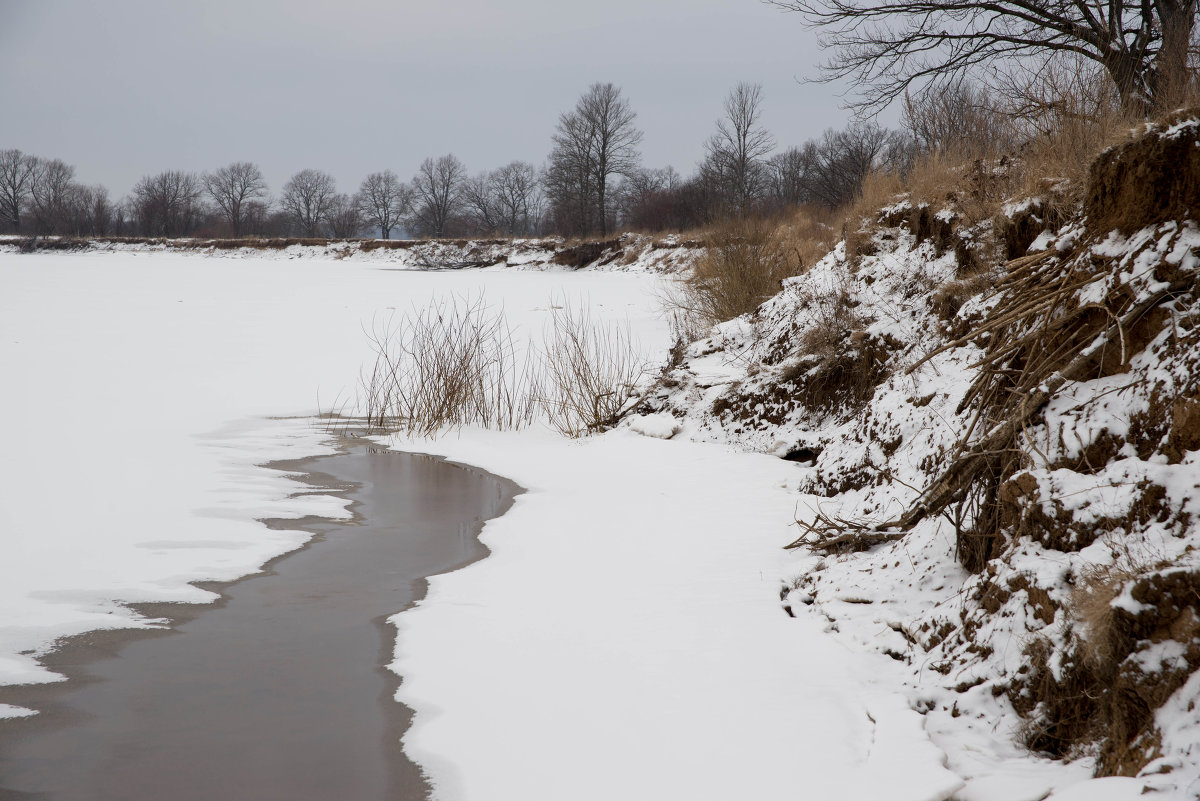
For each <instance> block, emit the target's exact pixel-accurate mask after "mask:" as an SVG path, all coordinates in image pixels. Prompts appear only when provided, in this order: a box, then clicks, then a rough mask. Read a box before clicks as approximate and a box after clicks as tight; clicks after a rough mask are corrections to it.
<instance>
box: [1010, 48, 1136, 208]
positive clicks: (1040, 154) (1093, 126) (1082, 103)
mask: <svg viewBox="0 0 1200 801" xmlns="http://www.w3.org/2000/svg"><path fill="white" fill-rule="evenodd" d="M1006 93H1007V94H1008V96H1009V99H1010V113H1011V115H1012V118H1013V120H1014V125H1015V126H1016V127H1017V130H1018V131H1019V133H1020V136H1021V138H1022V140H1023V141H1024V142H1025V145H1024V146H1023V147H1022V148H1021V151H1020V154H1019V157H1020V160H1021V163H1022V169H1021V176H1020V181H1019V183H1018V185H1017V187H1016V190H1017V193H1018V196H1021V197H1040V198H1044V199H1045V198H1049V199H1054V198H1062V199H1065V200H1066V201H1067V202H1069V203H1070V204H1071V206H1072V208H1073V209H1074V208H1078V206H1079V205H1080V204H1081V202H1082V200H1083V191H1084V188H1085V187H1086V185H1087V176H1088V168H1089V167H1090V166H1091V163H1092V161H1093V160H1094V159H1095V158H1096V156H1097V155H1098V154H1099V153H1100V152H1101V151H1102V150H1104V148H1106V147H1108V146H1109V145H1112V144H1114V143H1116V142H1118V141H1120V140H1121V139H1122V138H1124V137H1126V136H1127V135H1128V132H1129V129H1130V128H1131V127H1133V125H1134V124H1136V122H1137V121H1136V120H1134V119H1132V118H1131V117H1129V116H1128V115H1127V114H1126V113H1125V112H1123V111H1122V110H1121V103H1120V98H1119V97H1118V96H1117V93H1116V89H1115V88H1114V87H1113V85H1112V81H1111V80H1110V79H1108V78H1107V77H1106V76H1105V75H1104V74H1102V73H1101V72H1100V71H1099V69H1098V68H1094V67H1092V66H1089V65H1088V64H1085V63H1083V62H1078V61H1075V60H1058V61H1052V62H1050V63H1048V64H1046V65H1044V67H1043V68H1042V69H1040V70H1038V71H1037V72H1036V73H1032V74H1029V75H1027V76H1025V77H1024V79H1023V80H1017V79H1014V80H1011V81H1010V82H1009V84H1008V85H1007V86H1006ZM1060 202H1061V201H1060Z"/></svg>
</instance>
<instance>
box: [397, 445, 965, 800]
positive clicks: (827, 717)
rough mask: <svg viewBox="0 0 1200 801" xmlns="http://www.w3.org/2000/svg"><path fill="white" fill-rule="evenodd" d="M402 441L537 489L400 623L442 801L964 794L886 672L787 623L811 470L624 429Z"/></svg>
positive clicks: (814, 629) (411, 737) (410, 744)
mask: <svg viewBox="0 0 1200 801" xmlns="http://www.w3.org/2000/svg"><path fill="white" fill-rule="evenodd" d="M391 444H393V446H395V447H399V448H402V449H414V450H422V451H430V452H433V453H438V454H442V455H445V456H448V457H450V458H452V459H455V460H458V461H463V462H467V463H470V464H475V465H479V466H481V467H484V468H485V469H487V470H490V471H493V472H497V473H499V474H502V475H506V476H509V477H511V478H513V479H514V480H516V481H517V482H518V483H520V484H521V485H522V486H524V487H525V488H526V489H527V492H526V494H524V495H522V496H520V497H519V498H518V499H517V502H516V505H515V506H514V508H513V509H512V510H511V511H510V512H509V513H508V514H506V515H505V516H504V517H502V518H500V519H499V520H496V521H493V522H491V523H489V524H488V525H487V526H486V527H485V530H484V537H483V541H484V543H485V544H487V545H488V546H489V547H490V548H491V549H492V550H493V553H492V555H491V556H489V557H488V558H487V559H485V560H484V561H482V562H478V563H476V564H474V565H472V566H470V567H468V568H466V569H464V570H461V571H458V572H456V573H452V574H449V575H445V576H438V577H435V578H434V579H433V580H432V581H431V584H430V592H429V595H428V597H427V599H426V600H425V601H423V602H422V603H421V604H420V605H419V606H418V607H417V608H416V609H415V610H412V611H409V612H405V613H403V614H401V615H398V616H396V617H395V618H393V622H394V623H396V625H397V626H398V627H399V631H400V634H399V638H398V643H399V647H398V651H397V658H396V662H395V663H394V665H393V668H394V669H395V670H396V671H397V672H398V673H400V674H401V675H404V676H407V677H408V678H406V679H405V681H404V683H403V685H402V686H401V688H400V691H399V698H400V699H401V700H403V701H404V702H405V703H406V704H408V705H409V706H412V707H413V708H414V709H416V712H417V714H416V719H415V723H414V726H413V728H412V730H411V731H410V732H409V733H408V734H407V735H406V737H405V743H406V748H407V750H408V752H409V753H410V754H412V755H413V756H414V757H415V758H416V759H417V761H418V762H419V763H420V764H422V765H423V766H425V767H426V769H427V771H428V772H429V774H430V776H431V778H432V780H433V782H434V786H435V788H436V789H437V792H438V797H440V798H448V799H460V798H461V799H476V798H499V799H505V798H564V797H570V798H574V799H593V798H594V799H611V798H631V797H632V798H693V799H708V798H712V799H728V798H766V797H770V796H771V795H774V794H777V793H780V792H781V790H782V789H783V788H804V792H805V794H807V795H811V797H815V798H823V799H847V801H849V800H850V799H861V798H872V797H882V795H883V794H886V795H887V797H891V798H897V799H907V800H910V801H939V800H940V799H945V798H948V797H949V796H950V794H951V793H952V792H953V791H954V790H956V789H957V788H958V787H959V786H960V785H961V779H959V778H958V777H957V776H955V775H954V774H952V773H950V772H949V771H947V770H946V768H945V767H944V765H943V761H944V759H945V756H944V754H943V753H942V752H941V751H940V750H939V749H938V748H936V747H935V746H933V745H932V743H930V741H929V740H928V738H927V737H926V736H925V734H924V731H923V723H922V719H921V716H920V715H918V714H917V713H916V712H914V711H913V710H912V708H911V706H910V704H909V703H908V701H907V699H906V698H905V697H904V696H903V695H901V694H899V693H898V692H897V687H898V686H899V685H898V683H897V682H896V681H895V678H896V675H897V674H896V668H895V667H894V666H893V665H892V664H889V663H890V660H888V659H887V658H886V657H882V656H879V655H871V656H869V657H867V658H865V659H864V658H863V657H862V655H860V654H855V653H854V652H852V651H850V650H848V649H846V648H844V647H843V646H841V645H839V644H837V643H835V642H833V641H832V640H830V639H829V638H827V637H825V636H824V635H823V633H822V631H821V626H820V624H819V623H818V622H817V621H812V620H810V621H805V622H803V623H801V622H799V621H797V620H794V619H792V618H790V617H788V616H787V615H786V614H784V612H783V611H782V610H781V609H780V607H779V603H778V581H779V578H778V577H779V571H780V570H781V568H782V565H783V563H784V562H785V561H786V559H787V557H786V556H785V555H784V552H783V551H781V550H780V547H779V546H780V544H781V543H784V542H786V541H787V540H788V539H789V538H790V537H791V536H792V535H791V531H790V529H791V526H790V525H789V524H790V521H791V519H792V514H793V511H794V503H795V500H794V496H793V495H792V493H790V492H788V491H787V490H786V489H785V487H786V486H787V485H788V483H789V481H790V480H791V479H792V477H793V475H792V474H793V473H794V471H795V469H796V468H795V466H794V465H792V464H790V463H788V462H784V461H782V460H779V459H776V458H773V457H769V456H762V455H752V454H731V453H729V452H728V450H727V449H725V448H721V447H717V446H712V445H704V444H700V443H677V442H663V441H661V440H659V439H655V438H650V437H641V436H638V435H636V434H634V433H632V432H626V431H618V432H613V433H611V434H609V435H606V436H603V437H599V438H594V439H590V440H586V441H582V442H568V441H564V440H562V439H559V438H554V437H550V436H538V435H536V434H529V433H521V434H516V435H513V434H495V433H491V432H481V431H471V432H468V433H466V434H464V435H463V436H462V437H446V438H443V439H439V440H436V441H434V442H423V441H408V440H393V441H392V442H391ZM535 655H536V656H535ZM516 721H522V722H523V723H522V725H521V726H520V728H519V730H516V731H514V728H513V727H514V725H515V722H516ZM530 755H537V756H536V762H531V756H530ZM514 765H520V766H521V768H519V769H516V770H514ZM833 766H837V768H836V769H833ZM585 776H586V777H587V779H586V781H581V777H585ZM885 791H886V792H885Z"/></svg>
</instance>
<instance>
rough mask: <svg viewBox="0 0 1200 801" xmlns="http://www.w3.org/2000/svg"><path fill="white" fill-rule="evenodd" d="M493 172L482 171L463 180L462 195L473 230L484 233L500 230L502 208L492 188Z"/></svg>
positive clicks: (493, 232)
mask: <svg viewBox="0 0 1200 801" xmlns="http://www.w3.org/2000/svg"><path fill="white" fill-rule="evenodd" d="M491 178H492V175H491V173H487V172H481V173H479V174H478V175H476V176H475V177H474V178H468V179H467V180H465V181H463V185H462V197H463V203H464V205H466V207H467V214H468V215H469V217H470V227H471V229H472V230H474V231H475V232H478V233H483V234H495V233H499V232H500V227H501V226H500V209H499V208H498V206H497V203H496V198H495V195H494V193H493V190H492V181H491Z"/></svg>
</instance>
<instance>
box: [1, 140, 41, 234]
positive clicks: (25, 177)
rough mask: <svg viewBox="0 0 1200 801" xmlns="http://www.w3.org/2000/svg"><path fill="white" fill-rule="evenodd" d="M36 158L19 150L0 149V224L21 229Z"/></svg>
mask: <svg viewBox="0 0 1200 801" xmlns="http://www.w3.org/2000/svg"><path fill="white" fill-rule="evenodd" d="M37 169H38V158H37V156H31V155H29V154H26V153H22V152H21V151H20V150H0V224H7V225H11V226H12V228H13V230H14V231H20V230H21V214H22V213H23V212H24V211H25V210H26V209H27V208H28V206H29V202H30V198H31V195H32V192H33V181H34V178H35V176H36V175H37Z"/></svg>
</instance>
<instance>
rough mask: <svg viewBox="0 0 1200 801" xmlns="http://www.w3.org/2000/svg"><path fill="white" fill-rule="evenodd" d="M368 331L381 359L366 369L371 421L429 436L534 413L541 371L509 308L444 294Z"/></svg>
mask: <svg viewBox="0 0 1200 801" xmlns="http://www.w3.org/2000/svg"><path fill="white" fill-rule="evenodd" d="M369 337H370V340H371V344H372V346H373V348H374V350H375V363H374V365H373V366H372V368H371V370H370V372H369V373H367V372H364V374H363V376H362V379H361V392H360V406H361V407H362V410H363V412H364V414H365V416H366V417H367V420H368V422H369V423H370V424H371V425H372V426H375V427H378V428H392V427H398V428H400V429H402V430H404V431H406V432H407V433H409V434H412V435H416V436H431V435H433V434H435V433H437V432H438V431H440V430H442V429H445V428H450V427H456V426H463V425H470V424H475V425H481V426H484V427H488V428H497V429H513V428H520V427H521V426H523V425H527V424H528V423H530V422H531V421H532V420H533V417H534V413H535V406H534V403H533V400H532V396H533V393H534V392H535V388H536V387H537V385H538V375H537V372H536V370H535V369H532V368H531V364H530V361H529V359H528V358H527V357H526V358H523V359H522V358H519V356H518V353H517V348H516V346H515V343H514V340H513V335H512V331H511V329H510V328H509V327H508V325H507V322H506V321H505V319H504V314H503V312H501V311H493V310H492V309H490V308H489V307H488V306H487V305H486V304H485V303H484V301H483V299H482V298H481V297H480V298H474V299H471V298H454V299H452V300H450V301H442V302H441V303H438V304H435V305H432V306H429V307H427V308H424V309H421V310H419V311H417V312H416V313H415V314H414V315H412V316H407V317H404V318H402V319H401V320H400V321H399V322H398V323H395V324H389V325H387V326H384V327H382V328H380V327H377V328H376V329H375V330H373V331H372V332H370V334H369Z"/></svg>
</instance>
